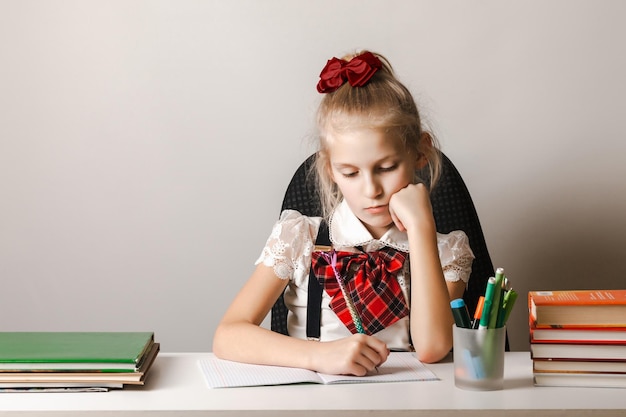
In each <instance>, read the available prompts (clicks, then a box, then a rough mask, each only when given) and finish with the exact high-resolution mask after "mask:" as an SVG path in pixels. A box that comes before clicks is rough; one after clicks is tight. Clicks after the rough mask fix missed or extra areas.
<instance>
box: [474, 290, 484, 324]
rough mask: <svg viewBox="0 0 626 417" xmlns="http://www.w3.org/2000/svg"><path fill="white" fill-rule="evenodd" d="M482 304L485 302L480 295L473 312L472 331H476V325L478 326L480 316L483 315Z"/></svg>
mask: <svg viewBox="0 0 626 417" xmlns="http://www.w3.org/2000/svg"><path fill="white" fill-rule="evenodd" d="M484 302H485V296H484V295H481V296H480V297H479V298H478V303H476V310H475V311H474V321H473V322H472V329H478V325H479V324H480V316H481V315H482V313H483V304H484Z"/></svg>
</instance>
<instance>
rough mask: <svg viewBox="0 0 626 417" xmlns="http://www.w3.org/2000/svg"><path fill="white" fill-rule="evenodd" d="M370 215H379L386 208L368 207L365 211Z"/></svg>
mask: <svg viewBox="0 0 626 417" xmlns="http://www.w3.org/2000/svg"><path fill="white" fill-rule="evenodd" d="M365 211H367V212H368V213H370V214H380V213H384V212H386V211H387V206H386V205H385V206H376V207H368V208H366V209H365Z"/></svg>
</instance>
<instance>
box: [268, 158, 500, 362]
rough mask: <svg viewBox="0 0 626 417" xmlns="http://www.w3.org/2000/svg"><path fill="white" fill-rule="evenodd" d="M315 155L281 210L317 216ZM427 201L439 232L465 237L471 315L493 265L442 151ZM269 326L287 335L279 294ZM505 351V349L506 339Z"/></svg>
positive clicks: (298, 175)
mask: <svg viewBox="0 0 626 417" xmlns="http://www.w3.org/2000/svg"><path fill="white" fill-rule="evenodd" d="M315 156H316V154H313V155H311V156H310V157H309V158H307V159H306V160H305V161H304V162H303V163H302V164H301V165H300V167H299V168H298V169H297V170H296V172H295V174H294V176H293V178H292V179H291V182H290V183H289V186H288V187H287V191H286V192H285V197H284V199H283V204H282V207H281V211H282V210H286V209H293V210H298V211H299V212H300V213H302V214H304V215H307V216H321V213H322V211H321V207H320V200H319V197H318V195H317V192H316V191H315V182H314V181H313V179H312V178H311V177H310V169H311V166H312V165H313V163H314V161H315ZM419 174H420V176H421V177H422V178H426V177H428V174H427V173H426V172H420V173H419ZM431 203H432V207H433V213H434V216H435V222H436V225H437V230H438V231H439V232H440V233H449V232H451V231H453V230H463V231H464V232H465V234H467V236H468V238H469V242H470V246H471V248H472V251H473V252H474V256H475V257H476V258H475V259H474V262H473V264H472V273H471V275H470V280H469V285H468V288H467V290H466V291H465V294H464V296H463V298H464V300H465V303H466V305H467V307H468V309H469V311H470V313H471V314H473V312H474V310H475V309H476V304H477V302H478V298H479V297H480V296H481V295H484V293H485V288H486V286H487V280H488V279H489V277H491V276H493V275H494V268H493V264H492V262H491V258H490V256H489V252H488V251H487V244H486V243H485V237H484V235H483V231H482V228H481V226H480V221H479V219H478V214H477V213H476V208H475V207H474V202H473V201H472V198H471V196H470V194H469V191H468V189H467V187H466V185H465V182H464V181H463V178H461V175H460V174H459V172H458V170H457V169H456V167H455V166H454V164H453V163H452V161H450V159H448V157H447V156H445V155H443V154H442V172H441V178H440V179H439V182H438V183H437V185H436V187H435V188H434V190H433V192H432V193H431ZM271 329H272V330H273V331H275V332H279V333H283V334H287V308H286V307H285V304H284V301H283V298H282V296H281V297H280V298H279V299H278V300H277V301H276V303H275V304H274V306H273V307H272V313H271ZM506 350H509V347H508V338H507V343H506Z"/></svg>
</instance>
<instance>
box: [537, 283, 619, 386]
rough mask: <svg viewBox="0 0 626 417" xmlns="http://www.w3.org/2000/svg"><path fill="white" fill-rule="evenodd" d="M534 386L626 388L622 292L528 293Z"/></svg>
mask: <svg viewBox="0 0 626 417" xmlns="http://www.w3.org/2000/svg"><path fill="white" fill-rule="evenodd" d="M528 312H529V324H530V354H531V359H532V362H533V378H534V383H535V385H537V386H570V387H619V388H626V290H577V291H531V292H529V293H528Z"/></svg>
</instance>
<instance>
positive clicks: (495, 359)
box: [452, 325, 506, 391]
mask: <svg viewBox="0 0 626 417" xmlns="http://www.w3.org/2000/svg"><path fill="white" fill-rule="evenodd" d="M452 336H453V356H454V385H456V386H457V387H458V388H463V389H468V390H475V391H492V390H499V389H502V388H503V386H504V345H505V340H506V327H500V328H497V329H465V328H461V327H456V326H454V325H453V329H452Z"/></svg>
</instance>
